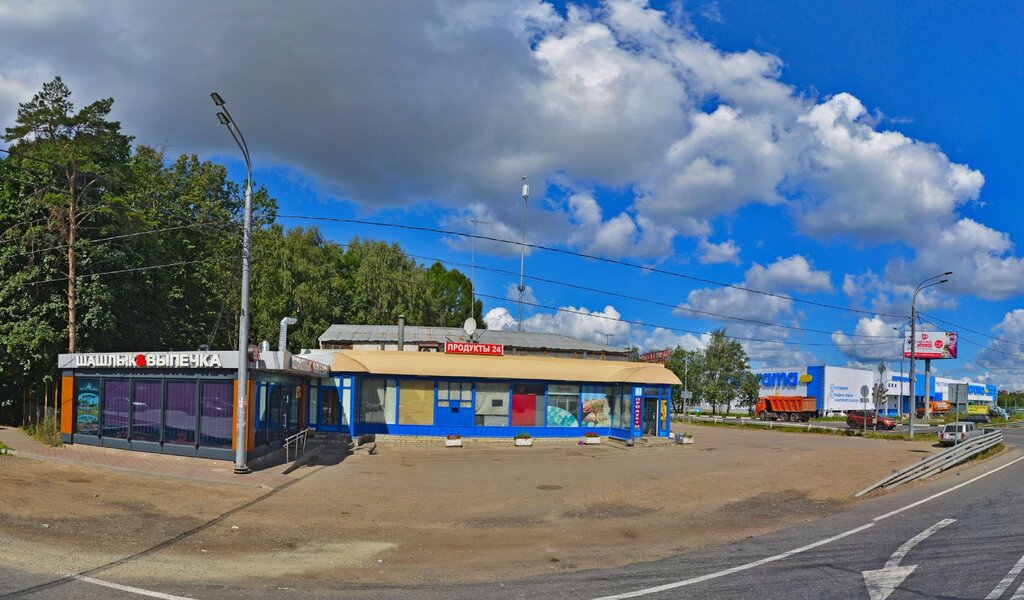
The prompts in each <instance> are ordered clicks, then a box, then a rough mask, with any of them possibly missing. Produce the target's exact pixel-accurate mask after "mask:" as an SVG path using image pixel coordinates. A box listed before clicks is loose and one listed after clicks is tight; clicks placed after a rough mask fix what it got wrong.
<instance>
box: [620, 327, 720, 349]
mask: <svg viewBox="0 0 1024 600" xmlns="http://www.w3.org/2000/svg"><path fill="white" fill-rule="evenodd" d="M710 337H711V336H709V335H707V334H703V335H701V336H699V337H698V336H695V335H693V334H692V333H679V332H676V331H673V330H671V329H666V328H664V327H655V328H654V329H651V330H649V331H648V330H642V329H638V330H637V331H634V332H633V343H635V344H636V345H637V347H638V348H640V351H641V352H646V351H649V350H664V349H665V348H675V347H677V346H682V347H683V348H685V349H687V350H703V349H704V348H707V345H708V340H709V339H710Z"/></svg>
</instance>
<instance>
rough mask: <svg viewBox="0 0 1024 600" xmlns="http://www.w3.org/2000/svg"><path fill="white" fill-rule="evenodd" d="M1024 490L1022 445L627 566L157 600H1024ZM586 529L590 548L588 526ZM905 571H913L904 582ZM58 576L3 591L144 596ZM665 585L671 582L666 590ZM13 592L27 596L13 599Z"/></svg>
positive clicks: (1013, 440) (1018, 433)
mask: <svg viewBox="0 0 1024 600" xmlns="http://www.w3.org/2000/svg"><path fill="white" fill-rule="evenodd" d="M1004 435H1005V436H1006V440H1007V442H1008V443H1009V444H1011V445H1016V446H1024V429H1008V430H1006V431H1005V433H1004ZM996 469H999V470H998V471H996ZM1021 497H1024V450H1022V449H1020V448H1015V449H1013V450H1012V451H1011V452H1008V453H1004V454H1003V455H1002V456H1000V457H998V458H996V459H993V460H990V461H986V462H985V463H983V464H978V465H971V466H969V467H962V468H960V469H958V470H957V471H956V474H955V475H954V474H951V475H950V476H947V477H944V478H943V479H942V480H941V481H935V482H931V483H928V484H925V485H921V486H918V487H915V488H913V489H910V490H907V491H904V492H898V493H893V494H887V495H884V496H880V497H878V498H875V499H873V500H869V501H866V502H862V503H859V504H858V505H857V506H856V507H855V508H853V509H851V510H849V511H846V512H844V513H841V514H839V515H835V516H833V517H831V518H828V519H824V520H821V521H817V522H814V523H806V524H804V525H801V526H797V527H791V528H788V529H785V530H783V531H780V532H776V533H773V534H770V535H766V536H761V537H757V538H751V539H747V540H743V541H740V542H736V543H733V544H727V545H723V546H718V547H713V548H706V549H703V550H699V551H695V552H689V553H686V554H681V555H678V556H673V557H671V558H668V559H665V560H661V561H657V562H651V563H641V564H633V565H629V566H627V567H623V568H619V569H608V570H603V571H585V572H579V573H573V574H567V575H561V576H551V577H539V578H533V579H528V580H520V581H508V582H497V583H488V584H475V585H464V586H448V587H443V588H389V587H368V586H349V587H346V586H341V587H337V586H335V587H332V588H331V589H322V588H320V587H316V586H312V585H311V586H308V587H307V586H298V587H292V588H291V589H279V588H273V589H252V588H249V589H239V588H224V587H220V586H217V587H213V586H207V585H205V584H203V583H201V582H193V583H185V582H183V583H180V584H175V585H172V586H166V587H162V588H161V589H160V590H158V591H159V593H161V594H162V595H160V596H156V597H161V598H165V600H176V597H181V598H203V599H205V598H287V597H294V598H370V597H373V598H394V599H398V598H402V599H407V598H426V599H441V598H445V599H449V598H451V599H463V598H464V599H477V598H566V599H572V600H593V599H596V598H614V599H616V600H617V599H618V598H626V597H639V598H650V599H652V600H664V599H667V598H701V599H704V598H715V599H718V598H723V599H724V598H754V597H756V598H759V599H766V600H772V599H778V600H791V599H800V598H807V599H821V598H835V599H858V600H863V599H869V600H881V599H882V598H884V597H887V598H889V599H890V600H908V599H912V598H916V599H920V598H942V599H954V598H957V599H959V598H965V599H966V598H972V599H984V598H992V599H995V598H1011V597H1012V598H1014V599H1016V600H1020V599H1021V598H1024V573H1021V569H1024V520H1022V519H1020V517H1019V512H1020V509H1019V506H1018V502H1019V500H1018V499H1019V498H1021ZM914 503H920V504H918V505H916V506H915V505H914ZM580 536H581V544H582V543H584V541H585V532H581V534H580ZM623 552H628V550H626V549H624V550H623ZM567 558H568V557H567ZM298 560H301V557H299V558H298ZM887 563H888V566H889V567H891V568H889V569H888V570H887V571H884V572H881V573H876V574H875V579H873V581H878V580H879V578H885V577H889V581H890V583H892V584H894V588H895V589H894V591H891V593H890V594H889V595H888V596H884V595H882V593H881V592H876V594H875V595H874V596H871V595H869V592H868V588H867V587H866V584H865V575H864V573H865V572H866V571H867V572H871V571H881V570H883V567H886V565H887ZM911 567H913V568H912V569H911ZM1015 567H1016V569H1015ZM1015 571H1016V572H1015ZM893 574H895V575H896V576H902V577H905V578H900V577H897V578H896V579H899V580H898V581H897V580H896V579H893V578H892V577H893ZM869 575H870V573H869ZM94 577H98V578H102V574H95V575H94ZM46 581H48V580H46V579H45V578H40V577H39V576H36V575H29V574H25V573H20V572H15V571H11V570H5V569H2V568H0V598H7V597H18V598H59V597H64V598H83V599H85V600H91V599H93V598H95V599H100V598H115V599H120V598H141V597H144V596H142V595H140V594H137V593H129V592H123V591H117V590H113V589H109V588H106V587H101V586H100V585H98V584H95V583H87V582H82V581H76V580H72V581H70V582H63V583H56V584H53V585H46V586H44V587H41V588H36V589H34V590H32V589H31V586H33V585H38V584H45V583H46ZM129 583H130V582H129ZM135 585H142V584H138V583H136V584H135ZM659 587H663V588H665V589H661V590H660V591H659V590H658V588H659ZM26 588H30V589H29V590H28V592H27V593H23V594H22V593H18V592H16V590H25V589H26ZM1000 589H1001V590H1002V591H1001V593H997V592H999V590H1000ZM11 592H14V594H15V595H14V596H11V595H5V593H8V594H9V593H11Z"/></svg>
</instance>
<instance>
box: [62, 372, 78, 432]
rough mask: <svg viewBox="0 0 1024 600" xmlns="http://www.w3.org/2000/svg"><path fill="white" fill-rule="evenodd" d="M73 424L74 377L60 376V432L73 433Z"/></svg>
mask: <svg viewBox="0 0 1024 600" xmlns="http://www.w3.org/2000/svg"><path fill="white" fill-rule="evenodd" d="M74 425H75V378H74V377H71V376H64V377H61V378H60V432H61V433H66V434H68V435H70V434H72V433H74Z"/></svg>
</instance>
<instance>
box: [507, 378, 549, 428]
mask: <svg viewBox="0 0 1024 600" xmlns="http://www.w3.org/2000/svg"><path fill="white" fill-rule="evenodd" d="M546 391H547V386H545V385H544V384H534V383H517V384H514V385H513V386H512V426H513V427H543V426H544V393H545V392H546Z"/></svg>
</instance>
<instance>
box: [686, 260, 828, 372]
mask: <svg viewBox="0 0 1024 600" xmlns="http://www.w3.org/2000/svg"><path fill="white" fill-rule="evenodd" d="M739 287H743V288H749V289H754V290H760V291H765V292H772V293H778V294H786V293H789V292H793V291H804V292H812V291H827V290H831V288H832V284H831V283H830V281H829V274H828V273H827V272H823V271H816V270H815V269H814V268H813V266H812V265H811V263H810V262H808V261H807V259H805V258H804V257H803V256H801V255H799V254H794V255H793V256H790V257H786V258H779V259H777V260H776V261H775V262H773V263H771V264H769V265H768V266H763V265H760V264H757V263H755V264H754V265H753V266H751V267H750V268H749V269H748V270H747V272H746V275H745V277H744V280H743V281H742V282H740V283H739V285H738V287H720V288H702V289H697V290H693V291H691V292H690V293H689V294H688V295H687V297H686V302H684V303H682V304H681V305H679V306H678V307H677V308H676V309H675V310H674V311H673V314H675V315H676V316H689V317H697V318H711V319H714V320H716V321H718V322H721V323H724V324H725V325H726V331H727V332H728V334H729V335H732V336H735V337H740V338H748V339H747V340H744V341H742V343H743V347H744V348H745V349H746V351H747V354H748V355H749V356H750V358H751V360H752V361H754V362H757V363H761V364H767V365H771V364H781V363H782V362H786V363H787V364H792V361H795V360H808V361H809V362H808V363H807V364H810V362H813V358H814V357H813V355H812V354H810V353H808V352H806V351H802V350H800V349H799V348H798V347H795V345H794V344H791V343H783V342H794V341H799V340H797V339H794V338H793V332H794V330H792V329H787V328H780V327H773V326H770V325H761V324H757V323H750V322H746V321H731V320H730V319H729V318H728V317H736V318H742V319H756V320H758V321H765V322H769V323H778V324H780V325H788V326H799V323H800V318H799V317H800V315H798V314H795V312H794V310H793V301H792V300H790V299H788V298H784V297H779V296H766V295H764V294H757V293H752V292H749V291H745V290H742V289H739ZM697 311H700V312H697ZM701 313H713V314H716V315H722V316H719V317H712V316H710V315H708V316H704V317H701V316H700V315H701Z"/></svg>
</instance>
